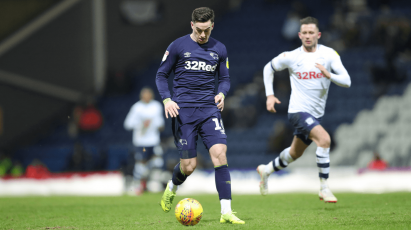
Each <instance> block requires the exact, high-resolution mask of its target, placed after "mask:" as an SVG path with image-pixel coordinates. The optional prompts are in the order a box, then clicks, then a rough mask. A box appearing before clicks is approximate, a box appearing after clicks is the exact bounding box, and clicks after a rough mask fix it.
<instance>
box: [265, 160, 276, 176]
mask: <svg viewBox="0 0 411 230" xmlns="http://www.w3.org/2000/svg"><path fill="white" fill-rule="evenodd" d="M264 172H265V174H267V175H270V174H271V173H273V172H274V166H273V161H270V162H269V163H268V164H266V165H265V168H264Z"/></svg>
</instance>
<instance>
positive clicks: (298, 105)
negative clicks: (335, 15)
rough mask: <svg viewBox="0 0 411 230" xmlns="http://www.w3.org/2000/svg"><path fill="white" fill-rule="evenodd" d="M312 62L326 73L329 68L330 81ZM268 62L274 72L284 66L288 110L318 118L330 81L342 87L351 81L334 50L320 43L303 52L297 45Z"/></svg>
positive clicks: (320, 114)
mask: <svg viewBox="0 0 411 230" xmlns="http://www.w3.org/2000/svg"><path fill="white" fill-rule="evenodd" d="M316 63H318V64H321V65H323V66H324V67H325V68H326V69H327V70H328V71H329V72H330V73H331V69H332V70H333V71H334V72H335V73H336V74H331V80H330V79H328V78H326V77H324V76H323V74H322V73H321V71H320V70H319V69H318V68H316V67H315V65H316ZM270 64H271V67H272V68H273V69H274V70H276V71H280V70H284V69H286V68H288V71H289V74H290V81H291V98H290V103H289V107H288V112H289V113H296V112H307V113H310V114H311V115H313V116H314V117H316V118H319V117H322V116H323V115H324V110H325V103H326V100H327V97H328V89H329V87H330V83H331V81H334V82H335V83H336V84H338V85H341V86H346V87H349V85H350V84H351V80H350V78H349V75H348V73H347V71H346V70H345V68H344V66H343V65H342V63H341V59H340V56H339V55H338V53H337V52H336V51H335V50H333V49H331V48H329V47H326V46H324V45H318V46H317V50H316V51H315V52H306V51H304V49H303V47H302V46H301V47H299V48H297V49H295V50H293V51H290V52H284V53H282V54H280V55H278V56H277V57H275V58H274V59H272V60H271V62H270ZM347 77H348V81H349V83H348V86H347V85H346V83H347ZM341 80H343V81H341ZM341 82H343V84H340V83H341ZM266 88H267V87H266ZM268 91H269V90H267V92H268Z"/></svg>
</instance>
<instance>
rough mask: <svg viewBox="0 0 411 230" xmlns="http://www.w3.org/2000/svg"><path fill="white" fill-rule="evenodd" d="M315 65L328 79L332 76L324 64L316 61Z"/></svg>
mask: <svg viewBox="0 0 411 230" xmlns="http://www.w3.org/2000/svg"><path fill="white" fill-rule="evenodd" d="M315 67H317V68H318V69H319V70H321V73H322V74H323V76H324V77H326V78H328V79H330V78H331V74H330V72H328V70H327V69H325V67H324V66H323V65H321V64H318V63H315Z"/></svg>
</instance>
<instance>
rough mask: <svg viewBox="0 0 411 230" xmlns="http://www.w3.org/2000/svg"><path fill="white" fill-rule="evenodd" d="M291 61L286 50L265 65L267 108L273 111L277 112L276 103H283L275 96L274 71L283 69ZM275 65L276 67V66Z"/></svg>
mask: <svg viewBox="0 0 411 230" xmlns="http://www.w3.org/2000/svg"><path fill="white" fill-rule="evenodd" d="M288 62H289V53H287V52H284V53H282V54H280V55H278V56H277V57H275V58H274V59H273V60H271V61H270V62H269V63H267V65H265V66H264V71H263V74H264V86H265V95H266V96H267V102H266V106H267V110H268V111H269V112H271V113H276V112H277V111H276V110H275V108H274V105H275V104H276V103H277V104H281V101H280V100H278V98H277V97H275V96H274V88H273V83H274V71H275V70H278V71H281V70H283V69H285V68H287V67H288ZM274 66H275V67H274Z"/></svg>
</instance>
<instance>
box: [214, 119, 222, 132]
mask: <svg viewBox="0 0 411 230" xmlns="http://www.w3.org/2000/svg"><path fill="white" fill-rule="evenodd" d="M213 121H214V122H215V130H221V129H222V130H224V125H223V119H220V122H221V126H220V123H219V122H218V118H213Z"/></svg>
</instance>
